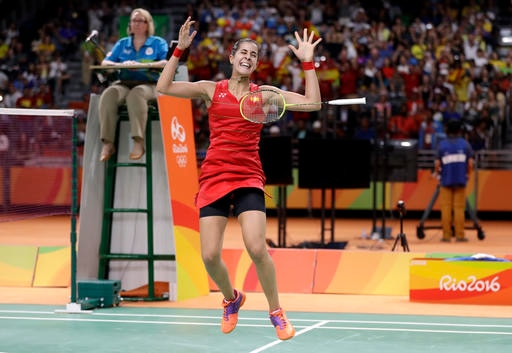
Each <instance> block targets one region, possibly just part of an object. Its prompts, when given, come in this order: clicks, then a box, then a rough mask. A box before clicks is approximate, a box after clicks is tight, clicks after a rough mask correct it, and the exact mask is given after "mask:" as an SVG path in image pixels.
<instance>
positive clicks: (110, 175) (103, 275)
mask: <svg viewBox="0 0 512 353" xmlns="http://www.w3.org/2000/svg"><path fill="white" fill-rule="evenodd" d="M158 119H159V115H158V108H157V106H156V105H149V111H148V121H147V126H146V136H145V144H146V146H145V147H146V151H145V154H146V162H145V163H144V162H135V161H134V162H118V161H117V155H116V154H117V152H116V154H114V155H113V156H112V157H111V158H110V159H109V160H108V161H107V162H106V170H105V183H104V200H103V221H102V227H101V228H102V230H101V243H100V249H99V261H100V263H99V269H98V278H99V279H107V278H108V275H109V264H110V262H111V261H116V260H117V261H146V262H147V267H148V295H147V297H126V298H123V299H124V300H137V301H141V300H142V301H156V300H168V298H166V297H157V295H156V293H155V275H154V269H155V261H175V260H176V257H175V255H173V254H155V253H154V244H153V239H154V237H153V180H152V167H153V161H152V148H151V146H152V133H151V128H152V121H153V120H158ZM127 120H128V113H127V111H126V108H124V109H122V108H120V112H119V122H118V127H117V132H116V139H115V140H116V145H117V143H118V141H119V130H120V127H119V124H120V123H121V121H127ZM117 150H118V148H116V151H117ZM117 168H145V170H146V208H122V207H114V195H115V187H116V185H115V184H116V171H117ZM115 213H144V214H146V220H147V221H146V224H147V254H142V253H138V254H134V253H131V254H130V253H112V252H111V240H112V239H111V238H112V224H113V216H114V214H115Z"/></svg>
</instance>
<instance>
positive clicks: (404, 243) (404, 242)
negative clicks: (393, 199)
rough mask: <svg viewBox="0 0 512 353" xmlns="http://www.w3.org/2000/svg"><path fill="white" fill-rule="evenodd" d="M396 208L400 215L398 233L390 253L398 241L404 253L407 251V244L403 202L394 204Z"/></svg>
mask: <svg viewBox="0 0 512 353" xmlns="http://www.w3.org/2000/svg"><path fill="white" fill-rule="evenodd" d="M396 206H397V208H398V212H399V213H400V233H399V234H398V236H397V237H396V239H395V243H394V244H393V248H392V249H391V251H394V250H395V248H396V246H397V244H398V241H400V244H401V245H402V248H403V249H404V251H409V244H408V243H407V238H406V236H405V233H404V214H405V202H404V201H403V200H399V201H398V203H397V204H396Z"/></svg>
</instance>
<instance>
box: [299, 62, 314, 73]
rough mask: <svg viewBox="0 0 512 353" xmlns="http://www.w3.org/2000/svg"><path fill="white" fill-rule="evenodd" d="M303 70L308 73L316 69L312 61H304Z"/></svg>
mask: <svg viewBox="0 0 512 353" xmlns="http://www.w3.org/2000/svg"><path fill="white" fill-rule="evenodd" d="M302 69H303V70H304V71H307V70H314V69H315V63H314V62H312V61H303V62H302Z"/></svg>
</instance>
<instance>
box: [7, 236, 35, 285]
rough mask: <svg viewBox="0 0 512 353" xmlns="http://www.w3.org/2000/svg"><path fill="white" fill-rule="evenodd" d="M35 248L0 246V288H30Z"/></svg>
mask: <svg viewBox="0 0 512 353" xmlns="http://www.w3.org/2000/svg"><path fill="white" fill-rule="evenodd" d="M36 258H37V247H36V246H11V245H0V286H13V287H31V286H32V278H33V276H34V268H35V266H36Z"/></svg>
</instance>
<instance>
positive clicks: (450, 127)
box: [446, 119, 462, 135]
mask: <svg viewBox="0 0 512 353" xmlns="http://www.w3.org/2000/svg"><path fill="white" fill-rule="evenodd" d="M461 130H462V123H461V121H460V120H459V119H450V120H448V121H447V122H446V133H447V134H449V135H457V134H458V133H459V132H460V131H461Z"/></svg>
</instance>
